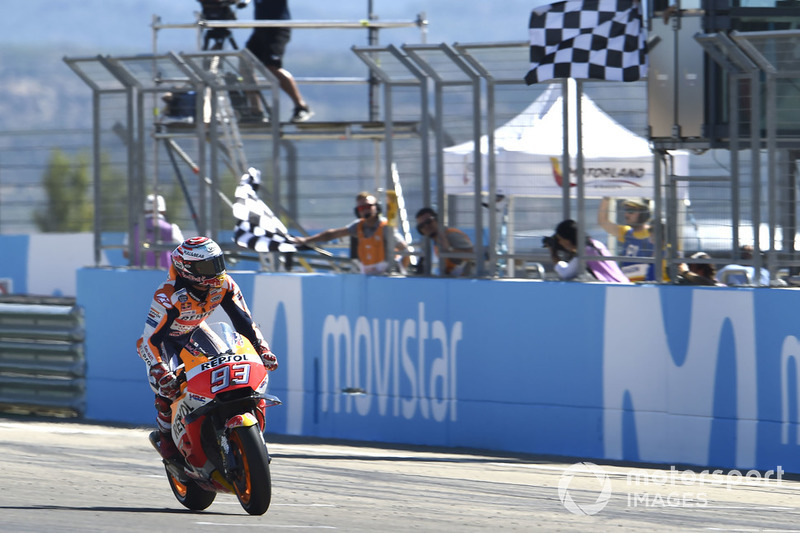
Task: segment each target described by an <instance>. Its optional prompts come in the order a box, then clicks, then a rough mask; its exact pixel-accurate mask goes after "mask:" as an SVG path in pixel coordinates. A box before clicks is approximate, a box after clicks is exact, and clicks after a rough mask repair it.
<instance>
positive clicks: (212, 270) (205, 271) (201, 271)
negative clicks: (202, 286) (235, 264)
mask: <svg viewBox="0 0 800 533" xmlns="http://www.w3.org/2000/svg"><path fill="white" fill-rule="evenodd" d="M189 264H190V265H191V269H192V272H193V273H194V274H197V275H198V276H203V277H204V278H215V277H217V276H219V275H220V274H224V273H225V258H224V257H223V256H221V255H219V256H217V257H213V258H211V259H206V260H204V261H192V262H191V263H189Z"/></svg>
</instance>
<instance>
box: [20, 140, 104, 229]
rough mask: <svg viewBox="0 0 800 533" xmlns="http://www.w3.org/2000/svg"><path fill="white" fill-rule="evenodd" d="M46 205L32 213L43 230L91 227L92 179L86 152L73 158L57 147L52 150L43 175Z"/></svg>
mask: <svg viewBox="0 0 800 533" xmlns="http://www.w3.org/2000/svg"><path fill="white" fill-rule="evenodd" d="M42 184H43V185H44V189H45V192H46V193H47V206H46V207H45V208H44V209H40V210H37V211H36V213H35V214H34V220H35V221H36V225H37V226H38V227H39V229H40V230H41V231H43V232H81V231H90V230H91V229H92V216H93V208H92V201H91V198H90V197H89V188H90V187H89V186H90V184H91V178H90V175H89V157H88V154H87V153H85V152H82V153H79V154H78V155H76V156H75V160H74V161H73V160H71V159H70V157H69V156H68V155H67V154H65V153H64V152H63V151H62V150H60V149H58V148H56V149H54V150H53V151H52V152H51V155H50V161H49V162H48V164H47V169H46V170H45V173H44V177H43V178H42Z"/></svg>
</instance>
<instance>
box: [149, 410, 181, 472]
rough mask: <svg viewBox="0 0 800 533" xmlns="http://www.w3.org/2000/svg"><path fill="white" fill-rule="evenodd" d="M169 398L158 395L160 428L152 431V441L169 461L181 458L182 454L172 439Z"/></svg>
mask: <svg viewBox="0 0 800 533" xmlns="http://www.w3.org/2000/svg"><path fill="white" fill-rule="evenodd" d="M171 403H172V402H170V401H169V399H167V398H164V397H163V396H158V395H156V402H155V405H156V411H157V415H156V424H157V425H158V430H157V431H153V432H151V433H150V442H151V443H152V444H153V446H154V447H155V449H156V450H158V453H160V454H161V457H163V458H164V459H166V460H167V461H174V460H176V459H179V458H180V456H181V454H180V452H179V451H178V447H177V446H175V443H174V442H173V441H172V409H171V407H170V406H171Z"/></svg>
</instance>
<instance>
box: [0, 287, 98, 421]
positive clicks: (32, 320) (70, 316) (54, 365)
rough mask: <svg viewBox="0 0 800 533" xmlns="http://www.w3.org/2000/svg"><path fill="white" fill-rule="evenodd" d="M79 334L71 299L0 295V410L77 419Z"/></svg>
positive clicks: (81, 379) (81, 408) (82, 372)
mask: <svg viewBox="0 0 800 533" xmlns="http://www.w3.org/2000/svg"><path fill="white" fill-rule="evenodd" d="M84 338H85V331H84V322H83V311H82V309H81V308H80V307H78V306H77V305H75V299H74V298H31V297H9V298H2V299H0V410H2V411H7V412H9V411H10V412H20V413H35V414H50V415H59V416H77V417H82V416H83V415H84V413H85V412H86V399H85V394H86V359H85V357H84V347H83V341H84Z"/></svg>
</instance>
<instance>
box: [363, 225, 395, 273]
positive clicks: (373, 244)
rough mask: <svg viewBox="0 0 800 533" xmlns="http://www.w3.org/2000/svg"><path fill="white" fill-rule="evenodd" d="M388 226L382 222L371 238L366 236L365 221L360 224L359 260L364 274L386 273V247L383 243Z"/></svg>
mask: <svg viewBox="0 0 800 533" xmlns="http://www.w3.org/2000/svg"><path fill="white" fill-rule="evenodd" d="M387 225H388V224H387V223H386V221H384V220H381V221H380V225H379V226H378V228H377V229H376V230H375V233H373V234H372V236H371V237H365V236H364V221H363V220H362V221H361V222H359V223H358V226H357V227H356V234H357V236H358V260H359V262H361V272H362V273H364V274H383V273H384V272H386V268H387V266H388V263H387V262H386V246H385V245H384V241H383V230H384V228H385V227H386V226H387Z"/></svg>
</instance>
